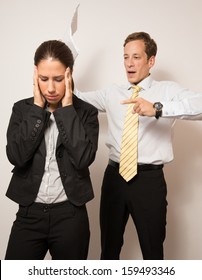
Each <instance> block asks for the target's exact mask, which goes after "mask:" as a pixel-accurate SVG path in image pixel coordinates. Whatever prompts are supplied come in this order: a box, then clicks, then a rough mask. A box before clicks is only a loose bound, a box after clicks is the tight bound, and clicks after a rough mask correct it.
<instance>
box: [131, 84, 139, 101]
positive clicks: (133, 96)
mask: <svg viewBox="0 0 202 280" xmlns="http://www.w3.org/2000/svg"><path fill="white" fill-rule="evenodd" d="M132 89H133V94H132V98H135V97H137V96H138V93H139V91H140V90H141V87H139V86H135V85H133V86H132Z"/></svg>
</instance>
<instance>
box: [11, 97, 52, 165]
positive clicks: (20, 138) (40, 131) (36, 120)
mask: <svg viewBox="0 0 202 280" xmlns="http://www.w3.org/2000/svg"><path fill="white" fill-rule="evenodd" d="M49 118H50V113H49V112H47V111H46V110H44V109H43V108H41V107H39V106H36V105H34V104H26V102H25V101H24V102H23V101H21V102H17V103H15V104H14V106H13V110H12V114H11V118H10V122H9V125H8V130H7V146H6V152H7V157H8V159H9V161H10V163H11V164H13V165H15V166H16V167H24V166H26V164H27V163H28V161H30V160H31V159H32V157H33V156H34V153H35V151H36V149H37V148H38V146H39V144H40V143H41V141H42V139H43V137H44V130H45V127H46V123H47V121H48V119H49Z"/></svg>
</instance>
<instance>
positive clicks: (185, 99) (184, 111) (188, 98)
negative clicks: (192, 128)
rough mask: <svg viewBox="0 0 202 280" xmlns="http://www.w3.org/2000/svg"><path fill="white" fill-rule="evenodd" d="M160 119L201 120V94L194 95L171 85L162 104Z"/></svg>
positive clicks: (176, 85)
mask: <svg viewBox="0 0 202 280" xmlns="http://www.w3.org/2000/svg"><path fill="white" fill-rule="evenodd" d="M162 104H163V112H162V117H172V118H173V117H174V118H178V119H188V120H201V119H202V93H196V92H193V91H190V90H188V89H186V88H182V87H180V86H179V85H178V84H176V83H173V84H172V85H171V87H170V88H169V90H168V91H167V92H166V98H165V100H163V102H162Z"/></svg>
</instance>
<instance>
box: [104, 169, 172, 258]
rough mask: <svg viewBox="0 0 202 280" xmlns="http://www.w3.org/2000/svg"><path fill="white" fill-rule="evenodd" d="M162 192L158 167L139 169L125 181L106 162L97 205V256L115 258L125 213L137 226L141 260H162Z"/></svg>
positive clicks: (163, 217) (120, 241)
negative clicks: (99, 232)
mask: <svg viewBox="0 0 202 280" xmlns="http://www.w3.org/2000/svg"><path fill="white" fill-rule="evenodd" d="M166 194H167V188H166V183H165V179H164V174H163V170H162V168H160V169H157V170H145V171H139V172H138V175H136V176H135V177H134V178H133V179H132V180H131V181H129V182H128V183H126V182H125V180H124V179H123V178H122V177H121V176H120V175H119V171H118V168H116V167H114V166H111V165H108V166H107V168H106V170H105V175H104V179H103V185H102V193H101V206H100V226H101V247H102V252H101V259H105V260H107V259H108V260H109V259H110V260H111V259H113V260H116V259H119V257H120V252H121V247H122V245H123V235H124V231H125V226H126V223H127V221H128V218H129V215H131V217H132V219H133V222H134V224H135V226H136V229H137V233H138V238H139V242H140V247H141V251H142V255H143V259H146V260H154V259H156V260H161V259H163V242H164V239H165V226H166V208H167V201H166Z"/></svg>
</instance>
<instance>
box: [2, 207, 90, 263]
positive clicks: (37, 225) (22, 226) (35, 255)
mask: <svg viewBox="0 0 202 280" xmlns="http://www.w3.org/2000/svg"><path fill="white" fill-rule="evenodd" d="M89 237H90V231H89V220H88V214H87V210H86V206H85V205H84V206H81V207H76V206H74V205H72V204H71V203H69V202H68V201H66V202H61V203H55V204H49V205H46V204H43V203H33V204H32V205H31V206H29V207H23V206H20V207H19V210H18V212H17V218H16V220H15V222H14V223H13V227H12V230H11V234H10V239H9V242H8V247H7V252H6V257H5V259H7V260H42V259H44V257H45V255H46V253H47V251H48V250H49V252H50V255H51V256H52V259H54V260H80V259H81V260H85V259H87V254H88V245H89Z"/></svg>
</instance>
